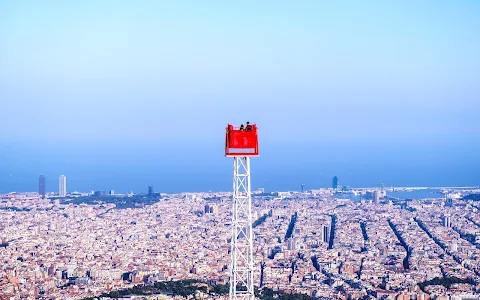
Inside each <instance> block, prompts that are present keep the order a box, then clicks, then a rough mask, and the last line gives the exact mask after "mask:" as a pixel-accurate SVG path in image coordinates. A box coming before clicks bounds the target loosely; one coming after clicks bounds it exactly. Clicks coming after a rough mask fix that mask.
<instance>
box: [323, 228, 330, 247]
mask: <svg viewBox="0 0 480 300" xmlns="http://www.w3.org/2000/svg"><path fill="white" fill-rule="evenodd" d="M329 240H330V230H329V228H328V226H325V225H322V242H324V243H328V241H329Z"/></svg>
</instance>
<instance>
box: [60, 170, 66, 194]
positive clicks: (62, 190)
mask: <svg viewBox="0 0 480 300" xmlns="http://www.w3.org/2000/svg"><path fill="white" fill-rule="evenodd" d="M58 195H59V196H60V197H65V196H66V195H67V177H65V175H60V177H58Z"/></svg>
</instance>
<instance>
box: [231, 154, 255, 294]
mask: <svg viewBox="0 0 480 300" xmlns="http://www.w3.org/2000/svg"><path fill="white" fill-rule="evenodd" d="M232 198H233V199H232V200H233V205H232V236H231V251H230V256H231V257H230V262H231V263H230V299H231V300H233V299H235V300H236V299H242V300H253V299H254V298H255V297H254V287H253V231H252V197H251V189H250V157H241V156H234V157H233V197H232Z"/></svg>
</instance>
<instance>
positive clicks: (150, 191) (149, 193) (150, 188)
mask: <svg viewBox="0 0 480 300" xmlns="http://www.w3.org/2000/svg"><path fill="white" fill-rule="evenodd" d="M148 195H149V196H153V186H151V185H149V186H148Z"/></svg>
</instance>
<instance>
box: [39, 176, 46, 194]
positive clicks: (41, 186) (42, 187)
mask: <svg viewBox="0 0 480 300" xmlns="http://www.w3.org/2000/svg"><path fill="white" fill-rule="evenodd" d="M38 194H39V195H40V196H42V199H45V175H40V178H39V179H38Z"/></svg>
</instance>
